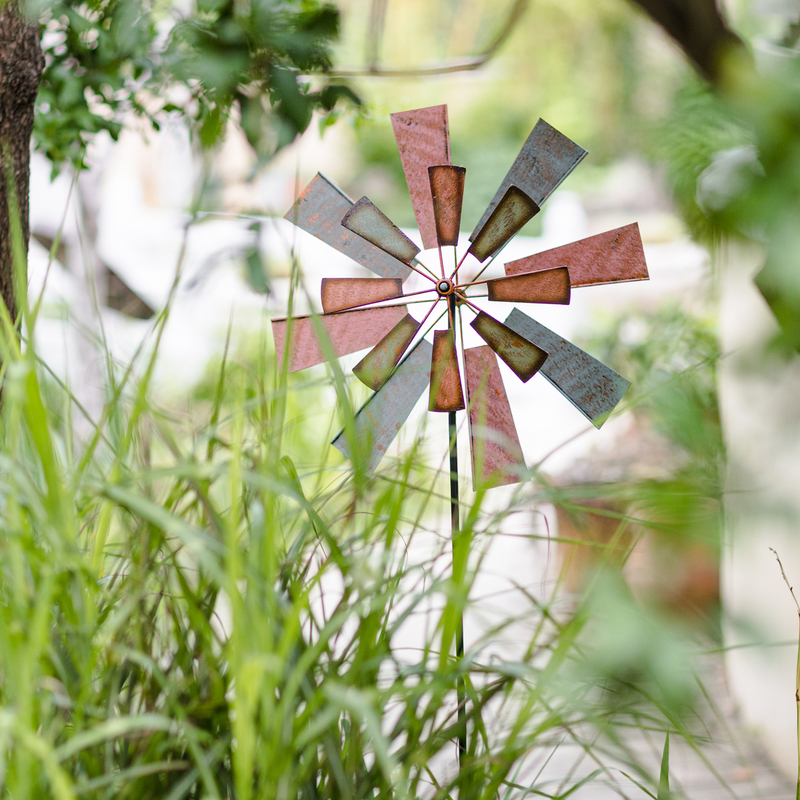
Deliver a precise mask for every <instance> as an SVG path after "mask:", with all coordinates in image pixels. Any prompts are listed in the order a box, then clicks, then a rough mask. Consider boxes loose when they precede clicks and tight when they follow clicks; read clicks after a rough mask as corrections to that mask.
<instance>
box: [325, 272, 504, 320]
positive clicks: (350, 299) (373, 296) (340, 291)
mask: <svg viewBox="0 0 800 800" xmlns="http://www.w3.org/2000/svg"><path fill="white" fill-rule="evenodd" d="M506 280H515V279H513V278H512V279H506ZM402 296H403V281H401V280H400V278H323V279H322V310H323V311H324V312H325V313H326V314H333V313H335V312H337V311H344V310H345V309H348V308H356V307H357V306H363V305H366V304H367V303H379V302H380V301H381V300H393V299H394V298H395V297H402Z"/></svg>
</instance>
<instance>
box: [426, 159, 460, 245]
mask: <svg viewBox="0 0 800 800" xmlns="http://www.w3.org/2000/svg"><path fill="white" fill-rule="evenodd" d="M428 176H429V178H430V183H431V195H432V197H433V217H434V222H435V223H436V239H437V241H438V243H439V245H440V246H441V247H455V246H456V245H457V244H458V234H459V231H460V230H461V206H462V204H463V202H464V180H465V178H466V176H467V170H466V169H464V167H454V166H451V165H450V164H440V165H438V166H435V167H428Z"/></svg>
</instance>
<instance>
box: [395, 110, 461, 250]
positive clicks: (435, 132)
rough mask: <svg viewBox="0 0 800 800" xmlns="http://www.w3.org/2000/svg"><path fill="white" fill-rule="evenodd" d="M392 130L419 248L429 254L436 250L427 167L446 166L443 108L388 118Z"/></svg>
mask: <svg viewBox="0 0 800 800" xmlns="http://www.w3.org/2000/svg"><path fill="white" fill-rule="evenodd" d="M392 128H393V129H394V138H395V139H396V140H397V149H398V150H399V151H400V161H401V162H402V164H403V172H404V173H405V175H406V183H407V184H408V192H409V194H410V195H411V205H412V206H413V207H414V216H415V217H416V218H417V226H418V227H419V235H420V236H421V237H422V246H423V247H424V248H425V250H430V249H431V248H432V247H436V245H437V241H436V225H435V223H434V215H433V200H432V198H431V185H430V181H429V179H428V167H432V166H436V165H439V164H449V163H450V134H449V131H448V127H447V106H430V107H428V108H416V109H414V110H412V111H400V112H398V113H397V114H392Z"/></svg>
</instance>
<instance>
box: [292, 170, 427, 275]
mask: <svg viewBox="0 0 800 800" xmlns="http://www.w3.org/2000/svg"><path fill="white" fill-rule="evenodd" d="M352 205H353V201H352V200H351V199H350V198H349V197H348V196H347V195H346V194H345V193H344V192H343V191H342V190H341V189H340V188H339V187H338V186H336V184H334V183H333V182H332V181H330V180H328V178H326V177H325V176H324V175H322V174H320V173H318V174H317V176H316V177H315V178H314V179H313V180H312V181H311V183H309V184H308V186H306V188H305V189H304V190H303V193H302V194H301V195H300V197H298V198H297V202H296V203H295V204H294V205H293V206H292V207H291V208H290V209H289V212H288V213H287V214H286V219H288V220H289V222H293V223H294V224H295V225H297V226H298V227H299V228H302V229H303V230H304V231H307V232H308V233H310V234H312V235H313V236H316V237H317V239H321V240H322V241H323V242H325V243H326V244H329V245H330V246H331V247H333V248H334V249H336V250H338V251H339V252H340V253H344V254H345V255H346V256H349V257H350V258H352V259H353V260H354V261H357V262H358V263H359V264H361V265H362V266H364V267H366V268H367V269H368V270H370V271H371V272H374V273H375V274H376V275H380V276H381V277H383V278H400V279H401V280H405V279H406V278H407V277H408V276H409V275H410V274H411V269H410V268H409V267H408V266H407V265H406V264H403V263H402V262H400V261H398V260H397V259H396V258H392V257H391V256H390V255H389V254H388V253H386V252H384V251H383V250H380V249H379V248H377V247H375V246H374V245H372V244H370V243H369V242H367V241H365V240H364V239H362V238H361V237H360V236H356V235H355V234H354V233H351V232H350V231H348V230H347V228H343V227H342V225H341V222H342V217H343V216H344V215H345V214H346V213H347V212H348V211H349V210H350V208H351V207H352Z"/></svg>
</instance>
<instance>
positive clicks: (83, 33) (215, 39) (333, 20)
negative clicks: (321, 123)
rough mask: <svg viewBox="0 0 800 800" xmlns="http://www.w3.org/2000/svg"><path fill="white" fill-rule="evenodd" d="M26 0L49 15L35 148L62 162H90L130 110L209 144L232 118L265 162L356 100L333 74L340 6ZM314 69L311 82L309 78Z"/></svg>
mask: <svg viewBox="0 0 800 800" xmlns="http://www.w3.org/2000/svg"><path fill="white" fill-rule="evenodd" d="M185 8H186V4H185V3H178V2H175V3H172V2H168V0H150V1H149V2H144V3H142V2H140V0H107V1H106V2H100V1H99V0H94V2H88V3H87V2H80V1H79V0H28V2H27V13H28V14H29V15H31V16H32V17H33V18H35V19H39V20H40V24H41V29H42V48H43V50H44V53H45V61H46V66H45V72H44V75H43V78H42V84H41V88H40V92H39V97H38V100H37V114H36V123H35V129H34V141H35V143H36V146H37V147H38V148H39V149H41V150H42V151H44V153H45V154H46V155H47V157H48V158H49V159H50V160H51V161H52V162H53V165H54V168H55V169H58V168H60V166H61V165H62V164H64V163H67V162H69V163H72V164H73V165H75V166H79V167H80V166H83V159H84V153H85V146H86V143H87V141H89V139H90V137H91V135H92V134H94V133H97V132H98V131H107V132H108V133H109V134H110V135H111V136H112V137H113V138H115V139H116V138H117V136H119V133H120V131H121V128H122V123H123V120H124V119H125V117H126V115H130V114H134V115H138V116H142V117H145V118H147V119H148V120H149V121H150V122H151V123H152V124H153V125H154V126H155V127H156V129H158V127H159V121H160V120H163V118H164V115H165V114H168V113H179V114H181V115H182V116H183V117H184V118H185V119H186V120H187V121H188V122H189V123H190V127H191V129H192V130H193V131H194V132H195V133H196V134H197V137H198V139H199V141H200V142H201V144H202V145H203V146H205V147H211V146H212V145H214V144H216V143H217V142H219V141H220V139H221V138H222V136H223V135H224V132H225V127H226V123H227V121H228V119H229V118H233V119H235V120H236V121H237V122H238V123H239V124H240V125H241V127H242V129H243V130H244V132H245V134H246V136H247V140H248V141H249V143H250V144H251V145H252V147H253V148H254V150H255V151H256V153H257V154H258V156H259V157H260V158H262V159H264V158H268V157H270V156H272V155H274V153H275V152H277V151H278V150H279V149H281V148H282V147H284V146H286V145H287V144H289V143H291V142H292V141H294V139H295V138H296V137H297V136H298V135H299V134H300V133H302V132H303V131H305V130H306V128H307V127H308V125H309V124H310V122H311V116H312V113H313V112H314V111H315V110H319V111H321V112H323V113H328V112H331V111H332V110H333V109H334V108H335V107H336V106H337V104H339V103H340V101H342V100H345V101H349V102H350V103H354V104H356V105H358V104H359V102H360V101H359V99H358V97H357V96H356V94H355V93H354V92H353V91H352V89H350V88H349V87H348V86H347V85H346V84H345V83H344V82H342V81H337V80H332V79H330V78H329V77H327V76H326V73H327V72H329V70H330V67H331V47H332V45H333V42H334V41H335V40H336V38H337V36H338V34H339V12H338V10H337V8H336V7H335V6H334V5H331V4H330V3H327V2H320V1H319V0H288V1H287V2H284V3H280V4H275V3H272V2H267V0H253V2H248V3H241V2H236V0H196V2H193V3H192V4H191V5H190V7H189V9H188V10H184V9H185ZM311 76H313V81H312V77H311Z"/></svg>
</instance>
